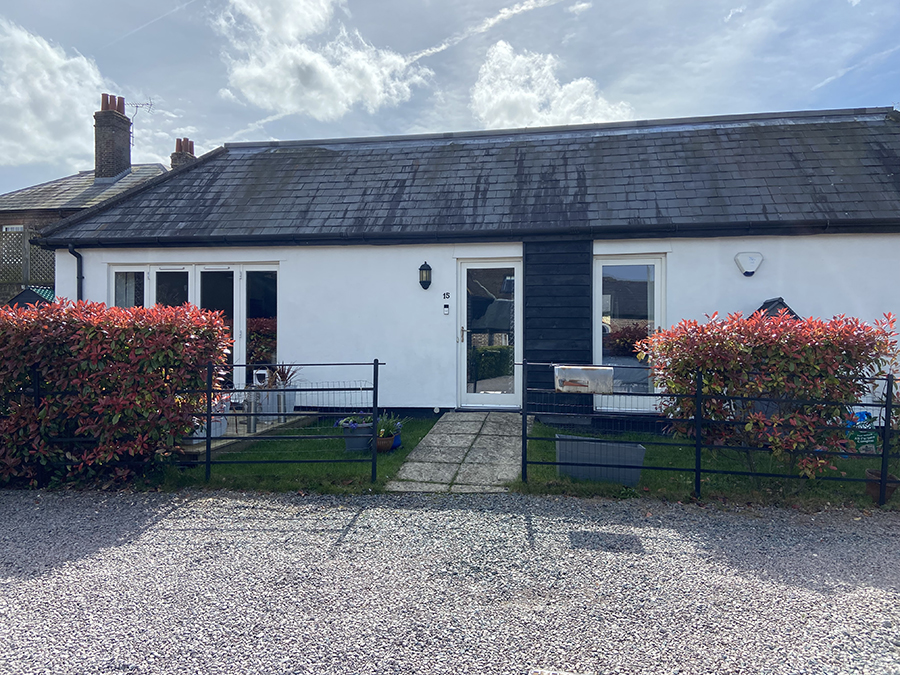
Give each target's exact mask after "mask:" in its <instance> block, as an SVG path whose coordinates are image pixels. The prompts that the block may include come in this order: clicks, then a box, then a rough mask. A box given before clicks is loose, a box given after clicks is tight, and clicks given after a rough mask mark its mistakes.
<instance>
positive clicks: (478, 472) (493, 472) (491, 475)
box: [453, 464, 521, 485]
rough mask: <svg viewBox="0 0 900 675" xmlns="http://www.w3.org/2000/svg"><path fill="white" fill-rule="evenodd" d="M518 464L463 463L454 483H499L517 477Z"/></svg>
mask: <svg viewBox="0 0 900 675" xmlns="http://www.w3.org/2000/svg"><path fill="white" fill-rule="evenodd" d="M520 468H521V467H520V465H518V464H463V465H462V466H461V467H459V473H457V474H456V478H455V479H454V480H453V483H454V485H456V484H462V485H499V484H501V483H507V482H509V481H511V480H515V479H516V478H518V477H519V469H520Z"/></svg>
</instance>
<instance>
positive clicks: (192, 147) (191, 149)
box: [188, 141, 194, 155]
mask: <svg viewBox="0 0 900 675" xmlns="http://www.w3.org/2000/svg"><path fill="white" fill-rule="evenodd" d="M190 143H191V148H190V150H188V152H189V153H191V154H192V155H193V154H194V141H191V142H190Z"/></svg>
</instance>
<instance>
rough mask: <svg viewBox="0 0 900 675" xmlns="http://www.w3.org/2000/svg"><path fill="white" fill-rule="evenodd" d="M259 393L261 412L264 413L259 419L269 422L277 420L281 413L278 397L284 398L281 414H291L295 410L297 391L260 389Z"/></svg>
mask: <svg viewBox="0 0 900 675" xmlns="http://www.w3.org/2000/svg"><path fill="white" fill-rule="evenodd" d="M254 393H257V394H258V396H259V412H260V413H264V414H263V415H262V416H260V418H259V419H261V420H266V421H269V422H272V421H275V420H276V419H277V418H278V414H279V403H278V399H279V398H280V399H282V400H283V403H282V406H283V407H282V408H281V411H280V412H281V414H282V415H284V414H289V413H292V412H294V405H295V403H296V401H297V392H296V391H282V390H280V389H260V390H259V391H258V392H254Z"/></svg>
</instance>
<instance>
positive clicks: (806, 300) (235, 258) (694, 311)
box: [56, 235, 900, 408]
mask: <svg viewBox="0 0 900 675" xmlns="http://www.w3.org/2000/svg"><path fill="white" fill-rule="evenodd" d="M741 251H758V252H760V253H762V255H763V257H764V261H763V263H762V265H761V266H760V268H759V270H758V271H757V272H756V273H755V274H754V275H753V276H752V277H745V276H743V275H742V274H741V272H740V271H739V270H738V268H737V265H736V264H735V262H734V256H735V255H736V254H737V253H739V252H741ZM521 252H522V247H521V245H520V244H469V245H439V246H438V245H432V246H337V247H293V248H246V249H238V248H217V249H216V248H209V249H132V250H124V249H123V250H116V249H99V250H97V249H85V250H82V251H81V253H82V255H83V256H84V275H85V280H84V297H85V299H88V300H95V301H100V302H109V301H110V300H111V297H110V295H109V293H110V291H109V288H108V285H109V283H110V279H111V277H110V274H109V266H110V265H130V264H148V265H156V264H177V263H184V264H202V263H207V264H224V263H232V264H253V263H260V264H262V263H266V264H277V265H278V275H279V276H278V319H279V330H278V358H279V360H280V361H283V362H285V361H291V362H325V361H336V362H337V361H340V362H346V361H366V362H370V361H371V360H373V359H375V358H378V359H379V360H381V361H384V362H386V364H387V365H386V367H384V368H383V369H382V370H381V387H380V390H381V401H380V403H381V404H382V405H384V406H386V407H429V408H430V407H435V406H437V407H442V408H450V407H455V406H456V405H458V400H457V399H458V380H457V378H458V376H459V363H460V353H459V343H458V335H459V327H460V325H461V324H460V316H459V312H460V305H459V298H458V297H457V293H458V289H459V284H458V281H457V272H458V268H459V261H460V260H478V259H504V258H520V257H521ZM594 254H595V256H602V255H610V256H620V255H629V254H634V255H642V256H649V255H657V254H658V255H661V256H662V257H664V258H665V278H664V279H663V280H662V283H663V284H664V287H663V298H664V305H665V307H664V310H665V312H664V317H663V319H664V321H665V324H666V325H667V326H668V325H672V324H675V323H677V322H678V321H679V320H681V319H682V318H691V319H697V320H700V321H702V320H704V315H706V314H712V313H713V312H716V311H718V312H719V313H720V314H722V315H724V314H727V313H729V312H736V311H740V312H743V313H744V314H745V315H747V314H749V313H750V312H752V311H754V310H755V309H756V308H758V307H759V305H760V304H761V303H762V302H763V301H764V300H766V299H768V298H772V297H777V296H782V297H784V299H785V301H786V302H787V303H788V304H789V305H790V306H791V307H792V308H793V309H794V310H795V311H796V312H797V313H798V314H800V315H801V316H804V317H808V316H815V317H822V318H830V317H832V316H834V315H836V314H847V315H850V316H857V317H859V318H861V319H863V320H865V321H868V322H873V321H874V320H875V319H878V318H880V317H881V316H882V314H884V313H885V312H888V311H890V312H893V313H895V314H900V292H898V288H900V265H898V260H897V259H898V256H900V235H853V236H849V235H816V236H808V237H746V238H731V237H728V238H725V237H723V238H719V239H671V240H656V241H640V240H632V241H598V242H595V244H594ZM426 260H427V261H428V263H429V265H431V267H432V269H433V273H432V275H433V283H432V285H431V288H430V289H429V290H427V291H423V290H422V289H421V288H420V286H419V284H418V268H419V265H421V264H422V263H423V262H425V261H426ZM75 289H76V285H75V258H74V257H73V256H71V255H70V254H69V253H68V252H67V251H65V250H62V251H58V252H57V255H56V290H57V295H59V296H62V297H69V298H72V299H74V297H75ZM444 293H449V294H450V298H449V299H448V300H445V299H444V298H443V294H444ZM444 304H448V305H449V313H448V314H446V315H445V314H444V313H443V306H444ZM597 321H599V318H598V319H597ZM344 373H346V375H345V374H344ZM302 375H304V376H307V377H308V379H321V378H319V377H318V376H316V375H314V374H313V373H312V372H311V370H307V371H304V373H303V374H302ZM357 378H358V379H370V378H371V369H361V370H359V371H356V372H349V371H342V374H341V375H340V379H357Z"/></svg>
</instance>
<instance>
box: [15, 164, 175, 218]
mask: <svg viewBox="0 0 900 675" xmlns="http://www.w3.org/2000/svg"><path fill="white" fill-rule="evenodd" d="M165 172H166V167H164V166H163V165H162V164H135V165H133V166H132V167H131V170H130V171H129V172H128V173H126V174H125V175H123V176H122V177H121V178H119V179H118V180H116V181H115V182H112V180H111V179H107V180H106V181H105V182H99V181H98V182H96V183H95V182H94V172H93V171H80V172H79V173H77V174H75V175H74V176H66V177H65V178H59V179H57V180H52V181H50V182H48V183H41V184H40V185H32V186H31V187H27V188H22V189H21V190H15V191H14V192H7V193H6V194H2V195H0V211H34V210H58V209H86V208H89V207H91V206H96V205H98V204H100V203H101V202H103V201H106V200H107V199H109V198H110V197H115V196H116V195H119V194H121V193H123V192H125V191H126V190H128V189H130V188H133V187H134V186H135V185H138V184H140V183H143V182H144V181H146V180H149V179H150V178H154V177H156V176H159V175H160V174H163V173H165Z"/></svg>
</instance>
